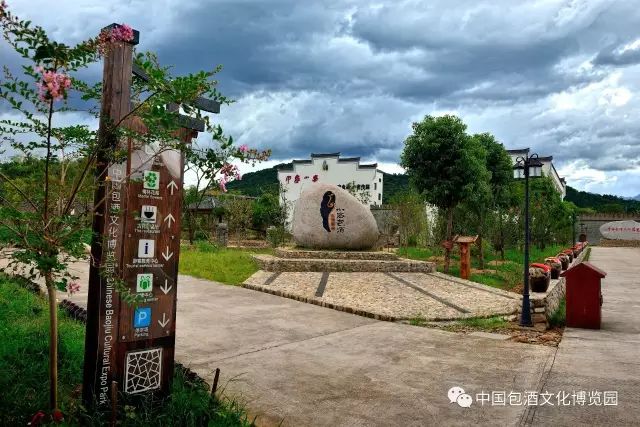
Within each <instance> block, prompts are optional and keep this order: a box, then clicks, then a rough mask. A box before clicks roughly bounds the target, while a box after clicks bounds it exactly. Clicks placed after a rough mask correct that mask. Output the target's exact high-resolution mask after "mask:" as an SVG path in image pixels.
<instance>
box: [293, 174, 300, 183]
mask: <svg viewBox="0 0 640 427" xmlns="http://www.w3.org/2000/svg"><path fill="white" fill-rule="evenodd" d="M293 182H294V183H296V184H297V183H299V182H300V175H296V177H295V178H294V179H293Z"/></svg>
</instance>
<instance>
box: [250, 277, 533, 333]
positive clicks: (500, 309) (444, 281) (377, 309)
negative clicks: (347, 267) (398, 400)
mask: <svg viewBox="0 0 640 427" xmlns="http://www.w3.org/2000/svg"><path fill="white" fill-rule="evenodd" d="M325 274H326V275H327V282H326V285H325V288H324V291H323V292H322V293H321V295H318V292H319V288H321V286H320V283H321V279H322V275H323V273H320V272H281V273H273V272H266V271H262V270H260V271H258V272H257V273H256V274H254V275H253V276H251V277H250V278H249V279H248V280H247V281H246V282H245V283H244V285H243V286H244V287H246V288H250V289H254V290H259V291H262V292H267V293H270V294H274V295H278V296H282V297H287V298H292V299H295V300H298V301H303V302H307V303H311V304H316V305H320V306H323V307H329V308H333V309H336V310H340V311H346V312H348V313H354V314H359V315H363V316H366V317H372V318H375V319H380V320H389V321H398V320H407V319H412V318H418V317H419V318H424V319H425V320H432V321H433V320H436V321H437V320H452V319H460V318H468V317H485V316H494V315H508V314H513V313H515V312H516V311H517V309H518V306H519V304H520V300H519V296H518V295H517V294H514V293H510V292H506V291H502V290H498V289H494V288H491V287H488V286H484V285H481V284H477V283H474V284H473V285H468V284H466V283H464V282H467V281H463V282H462V283H460V282H459V281H454V280H450V279H448V277H449V276H446V275H442V274H426V273H381V272H368V273H358V272H351V273H344V272H331V273H325ZM469 283H472V282H469Z"/></svg>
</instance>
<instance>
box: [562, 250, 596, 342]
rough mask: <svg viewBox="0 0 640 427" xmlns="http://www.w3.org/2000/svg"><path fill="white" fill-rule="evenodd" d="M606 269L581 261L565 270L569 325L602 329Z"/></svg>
mask: <svg viewBox="0 0 640 427" xmlns="http://www.w3.org/2000/svg"><path fill="white" fill-rule="evenodd" d="M606 275H607V273H605V272H604V271H602V270H600V269H599V268H598V267H596V266H594V265H593V264H590V263H588V262H581V263H580V264H578V265H576V266H575V267H572V268H570V269H569V270H567V271H565V272H563V273H562V274H561V276H563V277H566V280H567V326H568V327H572V328H585V329H600V323H601V320H602V285H601V281H602V279H603V278H604V277H605V276H606Z"/></svg>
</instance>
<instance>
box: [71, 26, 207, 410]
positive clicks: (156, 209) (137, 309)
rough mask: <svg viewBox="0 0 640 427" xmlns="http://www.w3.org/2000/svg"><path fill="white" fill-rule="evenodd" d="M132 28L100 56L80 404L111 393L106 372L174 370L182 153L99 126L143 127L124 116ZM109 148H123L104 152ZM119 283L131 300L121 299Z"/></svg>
mask: <svg viewBox="0 0 640 427" xmlns="http://www.w3.org/2000/svg"><path fill="white" fill-rule="evenodd" d="M113 25H116V24H113ZM110 27H111V26H110ZM110 27H108V28H110ZM134 34H135V37H134V40H133V41H132V42H130V43H126V42H112V43H111V46H109V48H108V50H107V53H106V54H105V59H104V75H103V93H102V105H101V118H100V131H99V135H100V137H99V138H100V140H99V143H100V151H99V155H98V158H97V164H98V167H97V172H96V177H97V179H98V187H97V189H96V194H95V201H94V206H95V216H94V222H93V232H94V236H93V241H92V248H91V256H92V262H91V270H90V278H89V296H88V304H87V332H86V338H85V364H84V378H83V400H84V403H85V405H88V406H93V405H94V404H95V405H98V407H101V408H108V407H109V405H110V403H111V402H110V400H111V392H110V388H111V384H112V382H113V381H115V382H117V384H118V386H119V389H120V390H119V391H120V392H124V393H125V394H137V393H144V392H159V393H166V392H168V391H169V388H170V385H171V378H172V377H173V365H174V352H175V328H176V291H177V276H178V259H179V255H180V216H181V215H180V213H181V207H182V206H181V204H182V188H183V170H184V155H183V154H182V153H180V152H179V151H176V150H175V149H171V148H169V147H161V146H155V145H154V143H153V142H149V143H145V144H144V145H143V144H142V143H141V142H139V141H134V140H132V139H131V138H127V139H125V140H120V141H114V140H110V138H109V135H111V134H112V133H110V132H107V129H108V127H109V126H113V124H114V123H119V122H120V121H121V120H123V119H125V120H124V121H123V124H124V125H125V126H127V127H128V128H129V129H131V130H135V131H137V132H138V133H142V134H144V133H145V132H146V129H145V127H144V125H143V123H142V121H141V120H140V119H139V118H137V117H135V116H129V117H127V115H128V114H129V113H130V111H131V106H130V105H131V100H130V94H131V90H130V88H131V79H132V72H136V71H135V70H134V68H135V67H132V55H133V45H134V44H136V43H137V40H138V32H137V31H135V33H134ZM138 73H139V72H138ZM138 73H136V75H139V74H138ZM141 78H144V77H141ZM184 119H185V120H184V122H185V123H190V125H191V128H186V127H185V128H181V130H180V131H179V132H177V134H176V135H175V137H176V139H177V140H178V139H179V140H181V141H182V142H185V143H189V142H190V141H191V139H192V138H193V137H195V136H197V131H196V129H203V127H204V126H203V124H202V123H199V122H198V121H197V120H196V119H192V118H190V117H184ZM114 149H117V150H120V151H122V152H123V153H125V152H126V158H124V156H123V160H118V161H117V162H114V161H110V160H109V159H110V157H109V154H110V153H112V152H113V150H114ZM118 285H120V286H124V287H125V288H127V289H128V290H129V292H130V293H131V294H132V295H135V296H136V297H137V299H138V301H137V302H136V303H134V304H132V303H129V302H126V301H122V300H121V298H120V294H119V293H118V292H117V291H116V290H117V287H118Z"/></svg>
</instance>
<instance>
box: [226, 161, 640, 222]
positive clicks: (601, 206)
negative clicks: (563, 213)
mask: <svg viewBox="0 0 640 427" xmlns="http://www.w3.org/2000/svg"><path fill="white" fill-rule="evenodd" d="M283 165H286V164H285V163H283V164H280V165H277V166H274V167H272V168H269V169H263V170H259V171H257V172H250V173H248V174H246V175H244V176H243V177H242V180H241V181H234V182H231V183H230V184H229V185H228V186H227V188H229V190H234V191H237V192H239V193H242V194H246V195H247V196H254V197H257V196H259V195H260V194H262V193H263V192H265V191H270V192H277V191H278V171H277V168H278V167H280V166H283ZM408 187H409V177H408V176H407V175H405V174H389V173H385V174H384V188H383V193H382V197H383V200H382V202H383V203H385V204H386V203H389V201H390V200H391V199H392V198H393V196H394V195H395V194H397V193H399V192H401V191H403V190H405V189H407V188H408ZM565 200H567V201H569V202H573V203H574V204H575V205H576V206H578V207H579V208H588V209H593V210H594V211H597V212H639V213H640V201H638V200H632V199H625V198H623V197H619V196H613V195H610V194H604V195H603V194H595V193H589V192H587V191H579V190H576V189H575V188H573V187H569V186H567V196H566V198H565Z"/></svg>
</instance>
